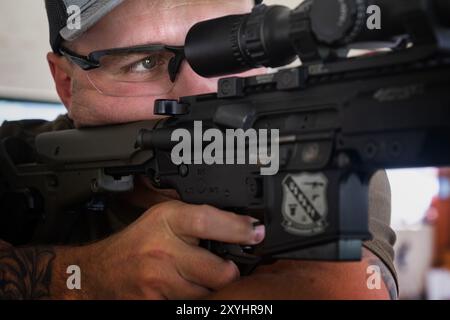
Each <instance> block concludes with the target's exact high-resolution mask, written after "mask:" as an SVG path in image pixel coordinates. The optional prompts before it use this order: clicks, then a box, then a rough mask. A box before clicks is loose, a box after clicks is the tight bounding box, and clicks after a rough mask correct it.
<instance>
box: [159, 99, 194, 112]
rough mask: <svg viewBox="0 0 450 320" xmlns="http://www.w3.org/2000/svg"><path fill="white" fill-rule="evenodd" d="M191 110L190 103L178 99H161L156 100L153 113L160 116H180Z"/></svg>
mask: <svg viewBox="0 0 450 320" xmlns="http://www.w3.org/2000/svg"><path fill="white" fill-rule="evenodd" d="M188 112H189V105H187V104H185V103H180V102H179V101H177V100H167V99H159V100H156V101H155V107H154V109H153V113H154V114H155V115H158V116H180V115H183V114H187V113H188Z"/></svg>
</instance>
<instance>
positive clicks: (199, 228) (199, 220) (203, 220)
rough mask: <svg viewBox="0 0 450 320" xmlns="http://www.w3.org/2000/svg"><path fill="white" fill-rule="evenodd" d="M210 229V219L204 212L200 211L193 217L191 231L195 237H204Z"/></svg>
mask: <svg viewBox="0 0 450 320" xmlns="http://www.w3.org/2000/svg"><path fill="white" fill-rule="evenodd" d="M207 229H208V219H207V215H206V214H205V213H204V211H198V212H196V213H195V214H194V215H193V216H192V217H191V230H192V233H194V234H193V235H203V234H205V233H206V231H207Z"/></svg>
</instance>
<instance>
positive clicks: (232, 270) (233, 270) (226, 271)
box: [217, 261, 240, 287]
mask: <svg viewBox="0 0 450 320" xmlns="http://www.w3.org/2000/svg"><path fill="white" fill-rule="evenodd" d="M218 274H219V276H218V277H217V280H218V285H219V287H224V286H226V285H227V284H230V283H232V282H234V281H236V280H237V279H238V278H239V276H240V272H239V269H238V267H237V266H236V265H235V264H234V263H233V262H231V261H226V262H224V263H223V265H222V267H221V268H220V271H219V272H218Z"/></svg>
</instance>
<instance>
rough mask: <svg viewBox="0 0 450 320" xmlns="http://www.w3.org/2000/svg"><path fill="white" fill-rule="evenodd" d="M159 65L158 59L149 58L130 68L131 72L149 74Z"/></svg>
mask: <svg viewBox="0 0 450 320" xmlns="http://www.w3.org/2000/svg"><path fill="white" fill-rule="evenodd" d="M157 65H158V59H157V58H156V57H147V58H145V59H142V60H140V61H138V62H136V63H134V64H132V65H131V66H130V71H131V72H148V71H151V70H153V68H155V67H156V66H157Z"/></svg>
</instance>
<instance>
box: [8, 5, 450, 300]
mask: <svg viewBox="0 0 450 320" xmlns="http://www.w3.org/2000/svg"><path fill="white" fill-rule="evenodd" d="M300 2H301V1H300V0H265V3H266V4H283V5H287V6H290V7H294V6H296V5H298V4H299V3H300ZM47 28H48V27H47V20H46V15H45V8H44V1H43V0H42V1H29V0H15V1H1V2H0V123H1V122H3V121H4V120H18V119H36V118H39V119H47V120H52V119H54V118H56V116H57V115H59V114H61V113H64V108H63V106H62V105H61V104H60V102H59V100H58V97H57V95H56V91H55V89H54V86H53V80H52V78H51V75H50V72H49V70H48V66H47V62H46V58H45V56H46V54H47V52H48V51H50V47H49V44H48V30H47ZM388 176H389V180H390V183H391V189H392V226H393V228H394V230H395V231H396V234H397V239H398V240H397V244H396V246H395V251H396V261H395V263H396V268H397V272H398V274H399V281H400V296H401V298H402V299H450V169H441V170H438V169H435V168H424V169H404V170H390V171H388Z"/></svg>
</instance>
